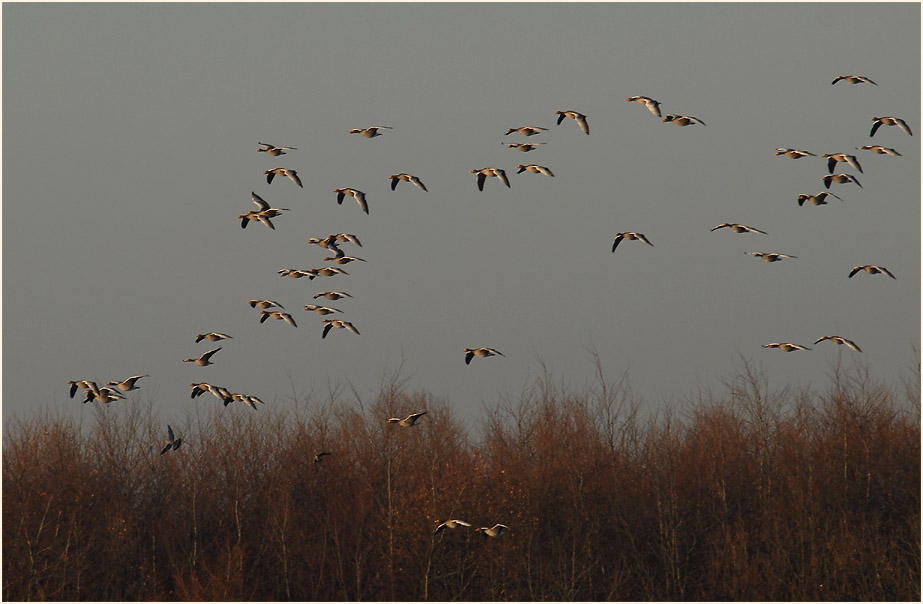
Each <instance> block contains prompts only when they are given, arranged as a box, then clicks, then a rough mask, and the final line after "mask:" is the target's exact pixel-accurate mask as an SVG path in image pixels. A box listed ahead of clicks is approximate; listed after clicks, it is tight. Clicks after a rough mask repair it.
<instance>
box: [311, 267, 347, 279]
mask: <svg viewBox="0 0 923 604" xmlns="http://www.w3.org/2000/svg"><path fill="white" fill-rule="evenodd" d="M304 272H305V273H306V274H307V275H308V279H309V280H311V281H313V280H314V277H332V276H334V275H348V274H349V273H347V272H346V271H344V270H343V269H341V268H334V267H332V266H325V267H323V268H311V269H308V270H306V271H304Z"/></svg>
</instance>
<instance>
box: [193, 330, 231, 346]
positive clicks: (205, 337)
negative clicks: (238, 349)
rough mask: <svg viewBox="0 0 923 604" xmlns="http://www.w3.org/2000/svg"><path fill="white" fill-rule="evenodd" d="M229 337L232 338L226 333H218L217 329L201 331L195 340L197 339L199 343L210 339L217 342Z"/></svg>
mask: <svg viewBox="0 0 923 604" xmlns="http://www.w3.org/2000/svg"><path fill="white" fill-rule="evenodd" d="M228 338H231V336H229V335H228V334H226V333H218V332H216V331H210V332H208V333H200V334H198V335H196V337H195V341H196V344H198V343H199V342H201V341H202V340H208V341H209V342H217V341H219V340H226V339H228ZM231 339H233V338H231Z"/></svg>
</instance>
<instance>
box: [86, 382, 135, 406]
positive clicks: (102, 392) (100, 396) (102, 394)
mask: <svg viewBox="0 0 923 604" xmlns="http://www.w3.org/2000/svg"><path fill="white" fill-rule="evenodd" d="M84 394H85V395H86V398H84V399H83V402H84V403H89V402H90V401H93V400H95V401H96V402H97V403H111V402H112V401H116V400H118V399H120V398H125V397H124V396H123V395H122V393H121V392H119V391H118V390H116V389H115V388H109V387H107V386H103V387H102V388H97V387H96V382H90V388H88V389H87V390H84Z"/></svg>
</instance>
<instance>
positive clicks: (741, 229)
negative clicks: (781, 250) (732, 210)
mask: <svg viewBox="0 0 923 604" xmlns="http://www.w3.org/2000/svg"><path fill="white" fill-rule="evenodd" d="M725 227H727V228H729V229H731V230H732V231H734V232H735V233H761V234H763V235H766V234H767V233H766V231H761V230H759V229H754V228H753V227H748V226H747V225H745V224H737V223H736V222H722V223H721V224H719V225H718V226H716V227H715V228H713V229H712V231H717V230H718V229H723V228H725Z"/></svg>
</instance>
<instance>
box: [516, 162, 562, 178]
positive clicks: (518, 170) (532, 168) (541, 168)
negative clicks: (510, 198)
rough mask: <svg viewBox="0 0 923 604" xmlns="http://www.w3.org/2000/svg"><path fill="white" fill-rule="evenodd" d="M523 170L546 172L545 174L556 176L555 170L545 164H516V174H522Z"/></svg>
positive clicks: (538, 172) (536, 172)
mask: <svg viewBox="0 0 923 604" xmlns="http://www.w3.org/2000/svg"><path fill="white" fill-rule="evenodd" d="M523 172H533V173H535V174H544V175H545V176H554V172H552V171H551V169H549V168H546V167H545V166H540V165H538V164H528V165H525V166H524V165H522V164H519V165H518V166H516V174H522V173H523Z"/></svg>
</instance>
